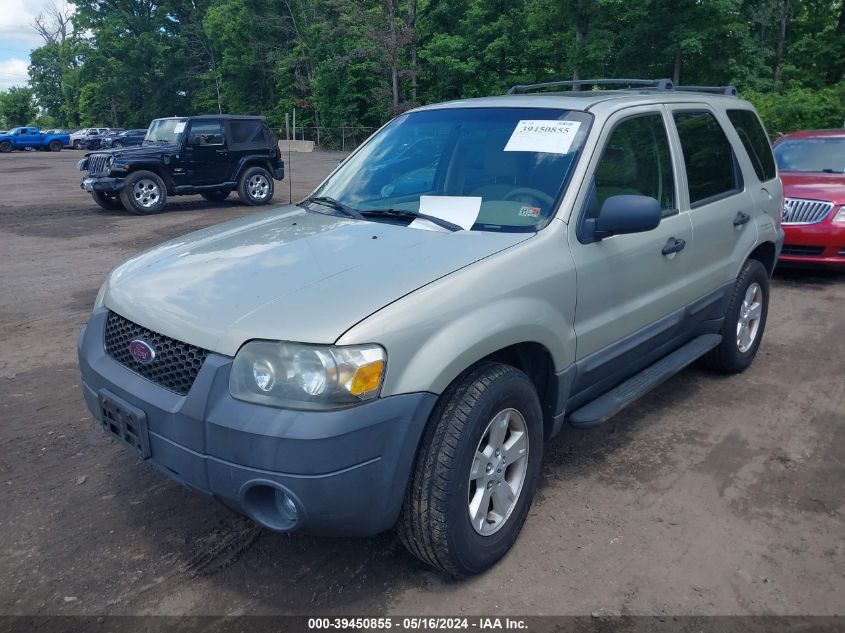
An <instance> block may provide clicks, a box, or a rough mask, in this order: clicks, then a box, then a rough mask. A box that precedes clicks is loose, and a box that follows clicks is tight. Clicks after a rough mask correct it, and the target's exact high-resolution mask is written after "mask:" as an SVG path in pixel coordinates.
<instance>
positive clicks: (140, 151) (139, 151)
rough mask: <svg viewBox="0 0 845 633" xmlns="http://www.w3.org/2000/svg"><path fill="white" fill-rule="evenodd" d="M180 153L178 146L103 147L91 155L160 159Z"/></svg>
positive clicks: (92, 151)
mask: <svg viewBox="0 0 845 633" xmlns="http://www.w3.org/2000/svg"><path fill="white" fill-rule="evenodd" d="M178 151H179V146H178V145H134V146H132V147H102V148H100V149H95V150H91V151H90V152H89V153H88V154H86V156H90V155H91V154H111V155H112V156H114V157H115V158H145V157H147V156H150V157H153V158H159V157H161V156H162V155H163V154H175V153H177V152H178Z"/></svg>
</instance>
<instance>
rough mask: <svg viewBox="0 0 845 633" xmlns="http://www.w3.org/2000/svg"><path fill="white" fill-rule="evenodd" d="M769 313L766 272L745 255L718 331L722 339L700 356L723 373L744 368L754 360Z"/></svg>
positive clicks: (761, 266)
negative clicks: (745, 257) (723, 319)
mask: <svg viewBox="0 0 845 633" xmlns="http://www.w3.org/2000/svg"><path fill="white" fill-rule="evenodd" d="M768 313H769V273H768V271H767V270H766V267H765V266H763V264H761V263H760V262H758V261H757V260H756V259H749V260H748V261H746V262H745V264H744V265H743V266H742V270H741V271H740V272H739V276H738V277H737V278H736V285H735V286H734V291H733V294H732V295H731V300H730V303H729V304H728V309H727V311H726V312H725V322H724V324H723V325H722V330H721V332H720V334H721V335H722V342H721V343H720V344H719V346H718V347H715V348H713V349H712V350H711V351H710V352H708V353H707V354H706V355H705V356H704V362H705V364H706V365H707V366H708V367H710V368H711V369H715V370H716V371H721V372H723V373H726V374H738V373H740V372H742V371H745V370H746V369H747V368H748V366H749V365H751V363H752V361H753V360H754V356H755V355H756V354H757V350H758V349H759V347H760V342H761V341H762V339H763V330H764V329H765V328H766V317H767V316H768Z"/></svg>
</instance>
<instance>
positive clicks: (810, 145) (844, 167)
mask: <svg viewBox="0 0 845 633" xmlns="http://www.w3.org/2000/svg"><path fill="white" fill-rule="evenodd" d="M774 152H775V160H776V161H777V164H778V169H780V170H781V171H797V172H827V173H833V174H842V173H845V137H828V138H825V137H818V136H817V137H803V138H802V137H796V138H788V139H784V140H782V141H780V142H779V143H778V144H777V145H775V148H774Z"/></svg>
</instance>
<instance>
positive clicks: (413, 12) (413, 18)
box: [407, 0, 845, 104]
mask: <svg viewBox="0 0 845 633" xmlns="http://www.w3.org/2000/svg"><path fill="white" fill-rule="evenodd" d="M843 2H845V0H843ZM407 28H408V34H409V38H410V40H411V43H410V45H409V48H410V56H411V101H412V102H413V103H415V104H416V102H417V0H410V2H409V3H408V25H407Z"/></svg>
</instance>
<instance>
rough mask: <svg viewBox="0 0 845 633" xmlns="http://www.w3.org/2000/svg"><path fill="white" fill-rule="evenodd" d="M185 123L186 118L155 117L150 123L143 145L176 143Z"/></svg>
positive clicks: (183, 130) (186, 121)
mask: <svg viewBox="0 0 845 633" xmlns="http://www.w3.org/2000/svg"><path fill="white" fill-rule="evenodd" d="M187 123H188V119H156V120H155V121H153V122H152V123H150V128H149V129H148V130H147V136H146V137H145V138H144V145H176V144H177V143H178V142H179V139H180V137H181V136H182V134H183V133H184V132H185V126H186V125H187Z"/></svg>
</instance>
